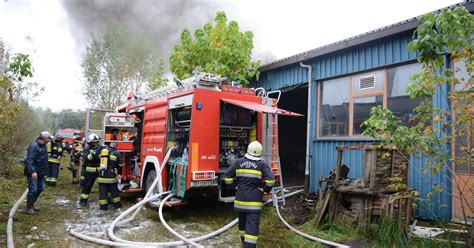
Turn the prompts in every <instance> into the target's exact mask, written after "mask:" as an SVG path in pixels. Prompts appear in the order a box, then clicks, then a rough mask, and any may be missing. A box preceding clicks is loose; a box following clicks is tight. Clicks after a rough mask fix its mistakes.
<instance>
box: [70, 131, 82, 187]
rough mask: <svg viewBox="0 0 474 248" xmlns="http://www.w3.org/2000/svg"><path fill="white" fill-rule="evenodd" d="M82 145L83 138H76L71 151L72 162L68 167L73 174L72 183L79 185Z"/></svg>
mask: <svg viewBox="0 0 474 248" xmlns="http://www.w3.org/2000/svg"><path fill="white" fill-rule="evenodd" d="M81 155H82V144H81V137H80V136H74V144H73V145H72V150H71V162H70V163H69V166H68V167H67V168H68V169H69V170H70V171H71V173H72V183H73V184H76V183H79V167H80V166H81Z"/></svg>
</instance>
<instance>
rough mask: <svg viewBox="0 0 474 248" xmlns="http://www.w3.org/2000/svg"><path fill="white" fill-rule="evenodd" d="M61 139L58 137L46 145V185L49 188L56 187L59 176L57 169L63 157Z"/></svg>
mask: <svg viewBox="0 0 474 248" xmlns="http://www.w3.org/2000/svg"><path fill="white" fill-rule="evenodd" d="M62 141H63V138H62V137H61V136H60V135H56V137H54V138H52V139H51V141H50V142H49V143H48V144H47V145H46V146H47V148H48V162H49V166H48V176H47V177H46V184H47V185H49V186H56V183H57V181H58V175H59V167H60V165H61V157H62V156H63V148H62Z"/></svg>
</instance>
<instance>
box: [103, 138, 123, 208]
mask: <svg viewBox="0 0 474 248" xmlns="http://www.w3.org/2000/svg"><path fill="white" fill-rule="evenodd" d="M97 155H99V158H100V166H99V170H98V178H97V182H99V206H100V210H107V208H108V205H109V200H108V198H109V194H110V197H111V198H112V203H113V204H114V208H115V209H118V208H120V207H121V206H122V204H121V203H120V195H119V190H118V180H117V173H118V170H119V169H120V168H121V167H122V166H123V163H124V162H123V159H122V155H121V154H120V152H119V151H117V143H110V145H109V147H104V148H102V149H101V150H100V152H99V153H97Z"/></svg>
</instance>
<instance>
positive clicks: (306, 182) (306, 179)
mask: <svg viewBox="0 0 474 248" xmlns="http://www.w3.org/2000/svg"><path fill="white" fill-rule="evenodd" d="M300 66H301V67H303V68H306V69H308V113H307V114H306V116H307V123H306V165H305V169H304V192H303V194H304V195H305V196H308V194H309V167H310V163H311V153H310V149H309V147H310V142H311V133H310V132H311V118H312V117H311V104H312V103H311V91H312V87H311V84H312V81H313V80H312V67H311V65H306V64H303V62H300Z"/></svg>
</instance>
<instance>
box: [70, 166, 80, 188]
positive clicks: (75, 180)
mask: <svg viewBox="0 0 474 248" xmlns="http://www.w3.org/2000/svg"><path fill="white" fill-rule="evenodd" d="M71 171H72V184H77V183H79V180H77V170H74V169H72V170H71Z"/></svg>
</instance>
